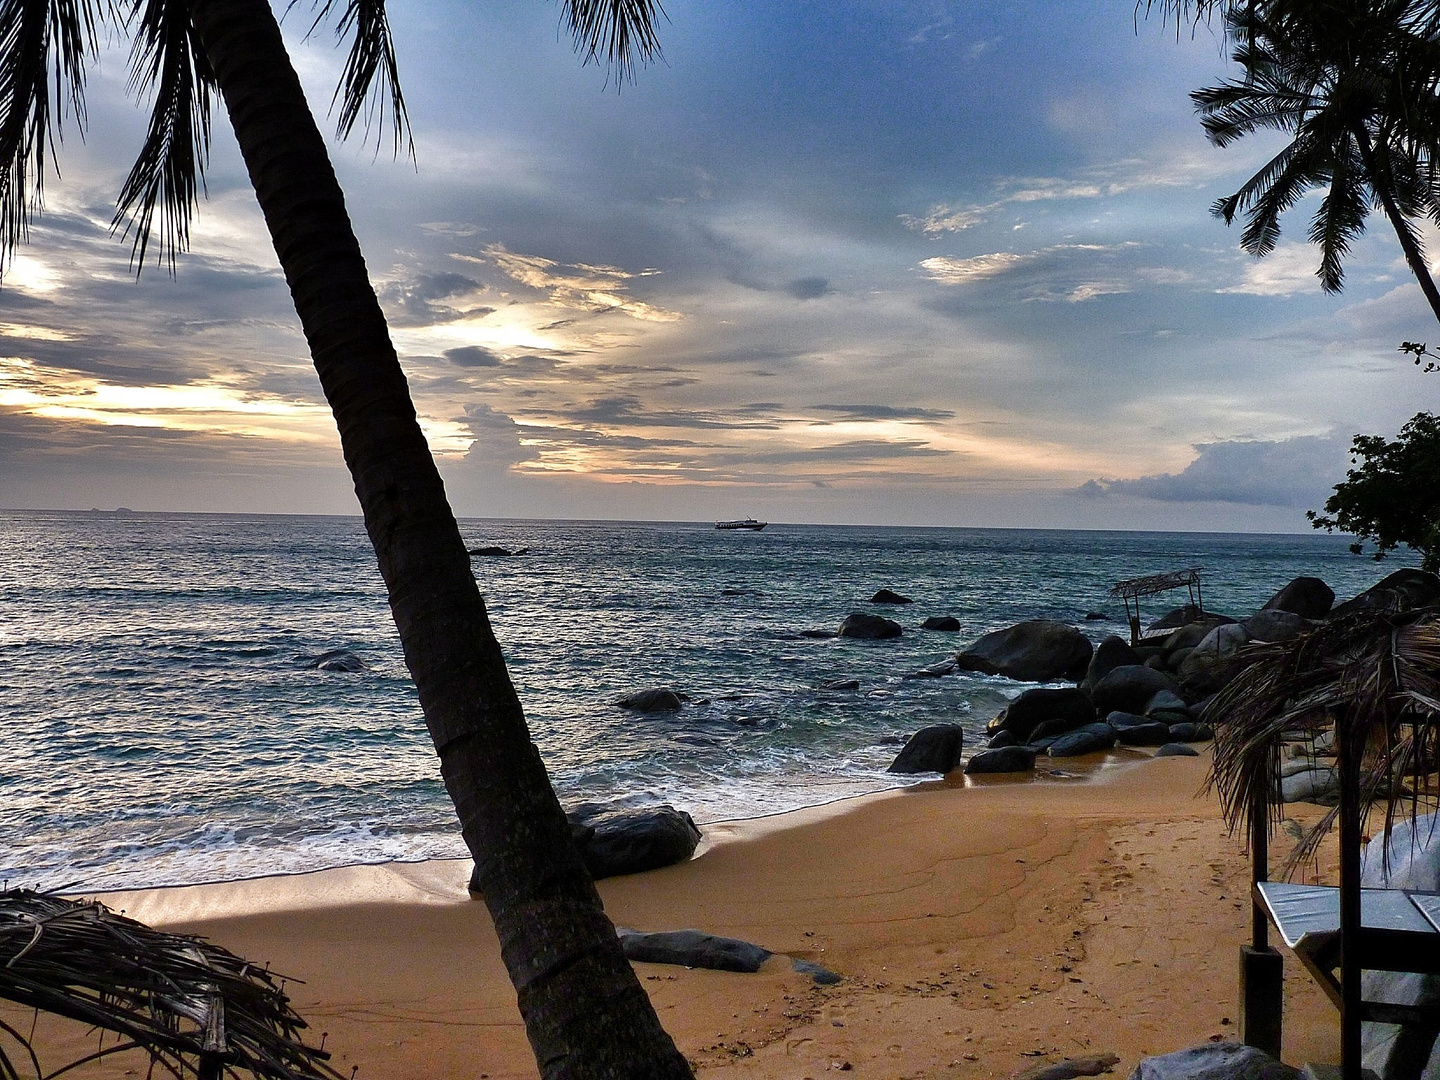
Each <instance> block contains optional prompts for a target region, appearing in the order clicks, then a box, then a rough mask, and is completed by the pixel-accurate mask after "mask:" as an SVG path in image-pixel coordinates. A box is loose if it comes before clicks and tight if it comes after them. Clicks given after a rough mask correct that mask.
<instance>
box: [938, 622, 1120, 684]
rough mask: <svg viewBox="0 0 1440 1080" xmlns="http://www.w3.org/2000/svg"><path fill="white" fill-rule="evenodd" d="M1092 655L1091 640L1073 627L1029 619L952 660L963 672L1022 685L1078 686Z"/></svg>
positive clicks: (994, 635) (980, 640)
mask: <svg viewBox="0 0 1440 1080" xmlns="http://www.w3.org/2000/svg"><path fill="white" fill-rule="evenodd" d="M1094 651H1095V647H1094V646H1093V645H1091V644H1090V639H1089V638H1087V637H1086V636H1085V635H1084V634H1082V633H1081V632H1080V631H1079V630H1076V629H1075V628H1074V627H1073V626H1070V625H1068V624H1066V623H1062V622H1055V621H1054V620H1053V619H1030V620H1029V621H1027V622H1022V623H1017V624H1016V625H1014V626H1011V627H1007V628H1006V629H1004V630H996V631H994V632H993V633H989V634H986V635H985V636H984V637H982V638H980V639H979V640H978V641H976V642H975V643H974V644H973V645H971V646H970V647H969V648H968V649H965V650H964V651H963V652H961V653H959V654H958V655H957V656H956V658H955V659H956V661H957V662H958V663H959V666H960V667H961V668H962V669H963V670H965V671H979V672H983V673H984V674H986V675H1004V676H1005V677H1006V678H1010V679H1019V680H1021V681H1022V682H1053V681H1054V680H1056V679H1069V680H1070V681H1071V682H1079V681H1080V680H1081V679H1082V678H1084V677H1085V669H1086V667H1087V666H1088V665H1089V663H1090V657H1091V655H1092V654H1093V653H1094Z"/></svg>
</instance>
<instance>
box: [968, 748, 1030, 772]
mask: <svg viewBox="0 0 1440 1080" xmlns="http://www.w3.org/2000/svg"><path fill="white" fill-rule="evenodd" d="M1033 768H1035V751H1034V750H1033V749H1031V748H1030V747H1028V746H1001V747H996V748H995V749H993V750H981V751H980V753H978V754H976V755H975V756H974V757H972V758H971V759H970V760H969V761H967V762H966V763H965V775H966V776H976V775H984V774H990V773H1013V772H1029V771H1030V770H1031V769H1033Z"/></svg>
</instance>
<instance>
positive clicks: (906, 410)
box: [810, 405, 955, 421]
mask: <svg viewBox="0 0 1440 1080" xmlns="http://www.w3.org/2000/svg"><path fill="white" fill-rule="evenodd" d="M810 408H812V409H814V410H816V411H817V412H832V413H839V414H840V415H841V416H842V417H843V418H844V419H846V420H932V421H933V420H951V419H954V417H955V413H954V412H953V411H951V410H950V409H921V408H918V407H914V406H899V407H897V406H893V405H811V406H810Z"/></svg>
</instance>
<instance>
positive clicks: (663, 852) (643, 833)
mask: <svg viewBox="0 0 1440 1080" xmlns="http://www.w3.org/2000/svg"><path fill="white" fill-rule="evenodd" d="M570 821H571V824H572V825H577V826H579V827H580V828H581V830H589V832H588V835H586V836H585V838H584V840H583V841H581V842H580V843H579V847H580V854H581V856H582V857H583V858H584V860H585V866H586V868H587V869H588V870H589V871H590V876H591V877H593V878H596V879H597V880H598V879H600V878H607V877H615V876H616V875H619V874H638V873H641V872H643V871H645V870H657V869H659V868H660V867H662V866H670V865H671V864H673V863H678V862H684V861H685V860H686V859H688V858H690V856H691V855H693V854H695V846H696V845H697V844H699V843H700V830H699V829H698V828H697V827H696V826H695V821H694V819H692V818H691V817H690V815H689V814H687V813H686V812H685V811H683V810H676V809H675V808H674V807H673V806H670V805H668V804H664V803H662V804H661V805H659V806H647V807H644V808H642V809H635V810H630V809H619V810H607V809H603V808H596V809H590V808H585V809H584V810H582V811H577V812H574V813H572V814H571V815H570Z"/></svg>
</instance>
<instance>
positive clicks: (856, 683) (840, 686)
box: [818, 679, 860, 690]
mask: <svg viewBox="0 0 1440 1080" xmlns="http://www.w3.org/2000/svg"><path fill="white" fill-rule="evenodd" d="M818 689H820V690H859V689H860V680H859V679H831V680H830V681H829V682H823V683H821V684H820V686H819V687H818Z"/></svg>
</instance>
